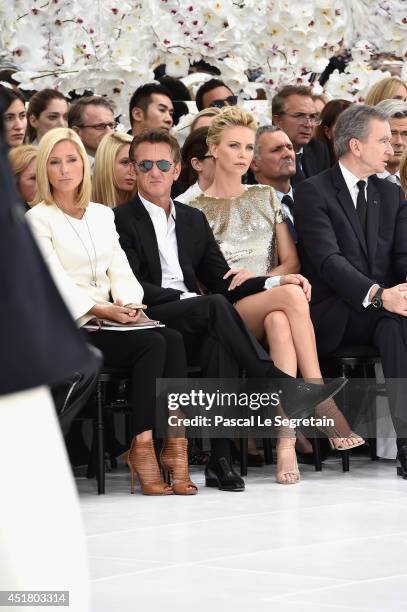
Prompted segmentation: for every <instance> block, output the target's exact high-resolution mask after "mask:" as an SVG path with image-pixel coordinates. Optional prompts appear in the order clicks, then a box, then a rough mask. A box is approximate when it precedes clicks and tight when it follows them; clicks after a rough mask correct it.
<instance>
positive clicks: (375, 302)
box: [372, 287, 384, 310]
mask: <svg viewBox="0 0 407 612" xmlns="http://www.w3.org/2000/svg"><path fill="white" fill-rule="evenodd" d="M383 291H384V289H383V287H379V288H378V290H377V291H376V293H375V294H374V296H373V297H372V306H373V308H376V310H379V308H383V300H382V293H383Z"/></svg>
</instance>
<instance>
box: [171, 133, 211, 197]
mask: <svg viewBox="0 0 407 612" xmlns="http://www.w3.org/2000/svg"><path fill="white" fill-rule="evenodd" d="M207 136H208V128H207V127H202V128H199V129H197V130H194V131H193V132H191V133H190V135H189V136H188V138H187V139H186V141H185V142H184V146H183V147H182V150H181V161H182V166H181V167H182V169H181V174H180V177H179V179H178V187H179V189H181V190H182V193H181V195H179V196H177V202H183V203H184V204H188V203H189V202H190V201H191V200H194V199H195V198H196V197H197V196H199V195H201V194H202V193H203V192H204V191H206V190H207V189H208V187H209V186H210V185H211V184H212V181H213V177H214V175H215V164H214V160H213V156H212V155H211V154H210V153H209V150H208V145H207V144H206V138H207Z"/></svg>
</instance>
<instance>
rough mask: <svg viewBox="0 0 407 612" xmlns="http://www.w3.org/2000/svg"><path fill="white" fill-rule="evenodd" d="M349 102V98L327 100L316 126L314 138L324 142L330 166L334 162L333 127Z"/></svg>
mask: <svg viewBox="0 0 407 612" xmlns="http://www.w3.org/2000/svg"><path fill="white" fill-rule="evenodd" d="M350 105H351V102H349V100H342V99H338V100H331V101H330V102H328V103H327V104H326V106H325V108H324V110H323V111H322V113H321V116H320V120H321V123H320V124H319V125H318V126H317V127H316V130H315V138H316V139H317V140H319V141H320V142H322V143H324V144H326V146H327V147H328V150H329V159H330V164H331V166H333V165H334V163H335V162H336V155H335V148H334V143H333V137H334V129H335V124H336V121H337V119H338V117H339V115H340V114H341V113H342V112H343V111H344V110H346V109H347V108H349V106H350Z"/></svg>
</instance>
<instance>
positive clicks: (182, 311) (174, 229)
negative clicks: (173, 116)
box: [115, 130, 338, 491]
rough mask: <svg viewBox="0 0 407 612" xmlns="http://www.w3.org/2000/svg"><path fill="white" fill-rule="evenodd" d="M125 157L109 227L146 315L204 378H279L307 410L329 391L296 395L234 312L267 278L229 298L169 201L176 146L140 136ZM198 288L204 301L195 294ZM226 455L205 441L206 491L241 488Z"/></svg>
mask: <svg viewBox="0 0 407 612" xmlns="http://www.w3.org/2000/svg"><path fill="white" fill-rule="evenodd" d="M129 157H130V159H131V160H132V161H133V163H134V167H135V171H136V176H137V189H138V193H137V195H136V196H135V197H134V198H133V199H132V200H131V201H130V202H127V203H125V204H122V205H121V206H118V207H117V208H116V209H115V216H116V227H117V231H118V233H119V236H120V243H121V245H122V247H123V249H124V251H125V252H126V255H127V258H128V260H129V263H130V266H131V267H132V270H133V272H134V274H135V275H136V276H137V278H138V280H139V282H140V283H141V285H142V286H143V289H144V302H145V303H146V304H147V305H148V310H147V314H148V315H149V316H150V317H151V318H154V319H158V320H160V321H163V322H164V323H165V324H166V325H167V326H168V327H172V328H174V329H177V330H178V331H179V332H181V333H182V335H183V337H184V341H185V344H186V348H187V354H188V355H189V356H191V355H193V356H194V363H195V364H196V363H199V365H200V367H201V369H202V373H203V376H204V377H205V378H237V377H238V375H239V370H240V369H245V371H246V375H247V377H248V378H261V379H265V378H266V379H270V378H279V379H280V380H281V385H282V386H283V389H284V388H286V387H285V386H286V385H287V386H288V387H289V389H288V390H287V392H288V393H289V394H290V393H291V392H292V393H293V395H292V396H291V400H288V401H287V404H288V402H289V401H293V403H292V404H290V405H292V406H294V405H295V406H296V407H298V405H299V403H301V404H302V405H307V406H311V405H313V404H316V403H318V402H319V401H321V399H320V396H321V394H323V395H324V394H325V396H326V394H327V393H328V388H329V385H324V386H321V385H302V386H301V388H300V385H297V382H296V380H295V379H291V378H290V377H287V376H286V375H284V374H283V373H282V372H281V371H280V370H278V369H277V368H276V367H275V366H274V364H273V363H272V362H271V361H270V359H269V357H268V355H267V353H266V352H265V351H264V350H263V349H262V348H261V347H260V345H258V344H257V341H256V340H254V338H252V337H251V336H250V335H249V333H248V331H247V329H246V328H245V326H244V324H243V321H242V320H241V318H240V316H239V315H238V313H237V311H236V309H235V308H234V307H233V303H234V302H236V301H237V300H239V299H240V298H242V297H245V296H247V295H250V294H252V293H257V292H259V291H262V290H263V288H264V284H265V281H266V278H265V277H255V278H249V279H248V280H247V281H245V282H244V283H242V284H240V286H237V287H236V288H234V289H233V290H231V291H229V287H230V286H233V284H234V283H233V276H232V274H231V273H230V268H229V266H228V264H227V263H226V260H225V258H224V256H223V254H222V252H221V251H220V249H219V246H218V245H217V243H216V241H215V238H214V236H213V233H212V230H211V229H210V227H209V224H208V221H207V219H206V217H205V215H204V214H203V213H202V212H201V211H199V210H198V209H195V208H192V207H190V206H188V205H185V204H181V203H178V202H173V201H172V200H171V187H172V183H173V181H175V180H176V179H177V178H178V176H179V173H180V170H181V166H180V160H181V152H180V149H179V145H178V143H177V141H176V139H175V138H174V137H173V136H171V135H170V134H169V133H168V131H166V130H145V131H143V132H141V134H138V135H137V136H136V137H135V138H134V140H133V142H132V144H131V146H130V152H129ZM200 283H202V284H203V285H204V286H205V287H206V289H207V290H208V291H210V292H211V295H200V294H201V291H200V288H199V287H200ZM213 294H218V295H213ZM219 294H220V295H219ZM225 296H227V299H226V297H225ZM335 384H338V383H334V385H335ZM279 385H280V383H279ZM305 387H307V388H306V389H305ZM316 387H318V388H316ZM335 390H336V387H335ZM335 390H334V391H333V392H335ZM329 394H332V390H331V391H330V392H329ZM287 407H288V408H289V406H287ZM230 453H231V451H230V444H229V441H228V440H225V439H215V440H212V453H211V460H210V464H209V466H208V468H207V470H206V477H207V486H218V487H219V488H220V489H222V490H226V491H241V490H243V489H244V481H243V480H242V479H241V478H240V476H238V475H237V474H236V473H235V472H234V471H233V469H232V466H231V456H230ZM214 483H215V484H214ZM216 483H217V484H216Z"/></svg>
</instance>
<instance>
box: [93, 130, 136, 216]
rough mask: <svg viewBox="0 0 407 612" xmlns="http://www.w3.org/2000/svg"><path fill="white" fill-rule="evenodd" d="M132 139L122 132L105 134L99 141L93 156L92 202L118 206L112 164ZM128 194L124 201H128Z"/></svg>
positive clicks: (112, 206)
mask: <svg viewBox="0 0 407 612" xmlns="http://www.w3.org/2000/svg"><path fill="white" fill-rule="evenodd" d="M132 140H133V138H132V136H130V135H129V134H123V133H122V132H111V133H110V134H106V136H104V137H103V138H102V140H101V141H100V144H99V146H98V148H97V151H96V155H95V165H94V167H93V180H92V200H93V202H99V203H100V204H106V205H107V206H110V208H115V207H116V206H117V204H118V189H117V186H116V177H115V175H114V162H115V160H116V157H117V156H118V154H119V152H120V150H121V149H122V148H123V147H124V145H127V144H130V143H131V142H132ZM131 197H132V194H131V193H130V192H129V194H128V197H127V196H126V199H128V200H130V199H131Z"/></svg>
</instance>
